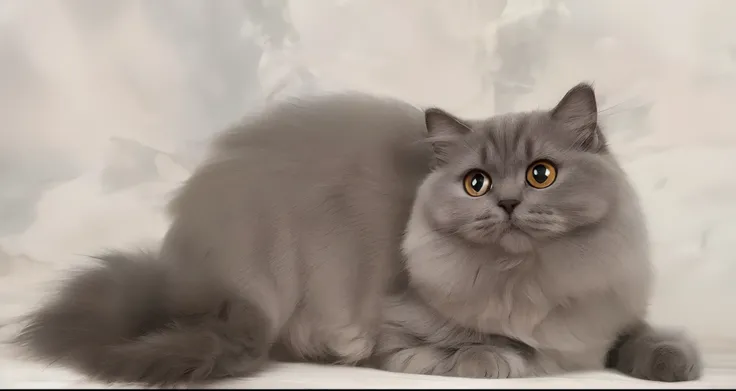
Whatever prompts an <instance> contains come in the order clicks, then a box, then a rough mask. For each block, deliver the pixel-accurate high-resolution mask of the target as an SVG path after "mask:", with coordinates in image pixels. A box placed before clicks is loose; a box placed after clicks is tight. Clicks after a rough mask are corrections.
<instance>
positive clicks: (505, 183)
mask: <svg viewBox="0 0 736 391" xmlns="http://www.w3.org/2000/svg"><path fill="white" fill-rule="evenodd" d="M493 189H494V190H495V193H496V199H499V200H521V193H522V190H523V189H524V184H523V182H522V183H521V184H520V183H519V180H518V179H516V178H503V179H500V180H498V181H496V183H494V184H493Z"/></svg>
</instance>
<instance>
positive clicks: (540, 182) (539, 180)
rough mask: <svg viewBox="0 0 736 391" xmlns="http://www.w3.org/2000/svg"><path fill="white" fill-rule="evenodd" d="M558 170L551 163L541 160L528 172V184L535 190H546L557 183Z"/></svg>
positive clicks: (533, 164) (531, 166) (530, 167)
mask: <svg viewBox="0 0 736 391" xmlns="http://www.w3.org/2000/svg"><path fill="white" fill-rule="evenodd" d="M555 179H557V168H556V167H555V166H554V164H552V163H551V162H548V161H546V160H540V161H536V162H534V163H532V164H531V165H530V166H529V168H528V169H527V170H526V182H527V183H528V184H529V186H531V187H533V188H535V189H544V188H545V187H549V186H550V185H552V184H553V183H555Z"/></svg>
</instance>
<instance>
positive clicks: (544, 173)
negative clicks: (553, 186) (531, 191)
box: [532, 164, 550, 183]
mask: <svg viewBox="0 0 736 391" xmlns="http://www.w3.org/2000/svg"><path fill="white" fill-rule="evenodd" d="M549 174H550V172H549V168H547V167H545V166H543V165H541V164H538V165H536V166H534V169H532V176H533V177H534V180H535V181H537V183H544V181H546V180H547V179H548V178H549Z"/></svg>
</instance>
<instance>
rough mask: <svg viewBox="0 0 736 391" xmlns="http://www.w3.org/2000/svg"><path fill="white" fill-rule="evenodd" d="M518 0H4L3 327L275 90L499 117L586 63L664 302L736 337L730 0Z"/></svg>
mask: <svg viewBox="0 0 736 391" xmlns="http://www.w3.org/2000/svg"><path fill="white" fill-rule="evenodd" d="M508 3H509V4H507V2H506V1H502V0H488V1H469V0H352V1H351V0H343V1H337V0H335V1H326V0H325V1H323V0H297V1H290V2H289V1H283V0H265V1H256V0H245V1H234V0H155V1H153V0H147V1H146V0H110V1H99V0H45V1H41V0H0V333H2V334H3V335H10V334H12V331H13V330H15V327H14V324H13V322H14V320H15V317H16V316H18V315H20V314H22V313H23V312H24V311H26V310H28V308H30V307H29V305H32V304H34V303H35V302H36V300H38V298H39V297H40V296H41V294H42V293H43V292H44V290H43V289H45V288H46V287H47V286H48V285H47V282H48V281H51V280H54V279H55V278H58V277H59V275H60V274H59V271H60V270H64V269H65V268H68V267H70V266H73V265H78V264H84V262H87V260H86V259H85V255H89V254H93V253H95V252H97V251H99V250H100V249H102V248H106V247H116V248H129V247H131V246H143V245H147V244H150V243H155V242H156V240H157V239H158V238H159V237H160V236H161V235H162V234H163V232H164V231H165V229H166V217H165V216H164V215H163V214H162V207H163V205H164V204H165V202H166V200H167V198H168V197H169V195H170V193H171V191H172V190H174V189H175V188H176V187H177V186H178V185H179V184H180V183H181V181H182V180H183V179H185V178H186V177H187V175H188V173H189V172H190V170H191V168H192V167H193V166H194V165H195V164H196V163H197V162H198V159H200V157H201V153H202V147H203V146H204V145H206V142H207V140H208V138H209V137H210V136H211V135H212V134H213V133H214V132H216V131H219V130H221V129H222V128H223V127H225V126H227V125H229V124H231V123H232V122H234V121H236V120H237V119H238V118H239V117H241V116H242V115H243V114H244V113H246V112H248V111H250V110H257V109H258V107H259V105H261V104H264V103H267V102H268V101H270V100H272V99H275V98H278V97H282V96H286V95H291V94H302V93H313V92H317V91H325V90H337V89H357V90H363V91H368V92H377V93H381V94H389V95H393V96H397V97H400V98H404V99H406V100H408V101H410V102H411V103H414V104H418V105H438V106H441V107H444V108H446V109H448V110H451V111H453V112H455V113H457V114H458V115H465V116H490V115H493V114H494V113H500V112H504V111H509V110H521V109H530V108H537V107H547V106H550V105H552V104H554V103H555V102H556V100H557V99H559V98H560V97H561V95H562V94H563V93H564V92H565V91H566V90H567V89H568V88H569V87H571V86H572V85H574V84H576V83H577V82H579V81H582V80H587V81H592V82H594V85H595V87H596V90H597V92H598V96H599V105H600V109H601V114H600V115H601V118H602V121H603V124H604V125H605V127H606V128H605V129H606V131H607V133H608V136H609V139H610V141H611V143H612V146H613V149H614V151H615V152H616V153H617V154H618V155H619V157H620V159H621V161H622V163H623V164H624V166H625V168H626V170H627V171H628V173H629V174H630V176H631V177H632V180H633V182H634V183H635V185H636V188H637V190H638V192H639V194H640V196H641V197H642V200H643V204H644V207H645V212H646V214H647V216H648V222H649V227H650V230H651V235H652V241H653V254H654V262H655V264H656V267H657V273H658V280H657V286H656V291H655V295H654V297H653V300H652V307H651V318H652V321H653V322H655V323H658V324H665V325H671V326H676V327H681V328H685V329H687V330H688V332H689V333H691V334H692V335H694V336H695V337H696V338H697V339H698V341H699V342H700V343H701V345H702V346H703V348H704V349H705V350H706V352H707V353H728V352H736V306H735V305H734V300H736V295H735V294H736V284H734V283H735V282H736V254H735V252H734V245H736V202H735V201H736V116H735V115H736V113H735V112H736V1H730V0H691V1H678V0H659V1H654V0H559V1H543V0H536V1H532V0H514V1H509V2H508ZM5 373H6V375H7V373H8V372H5ZM2 376H3V375H2V372H0V382H2V381H3V378H2ZM5 380H7V377H6V379H5Z"/></svg>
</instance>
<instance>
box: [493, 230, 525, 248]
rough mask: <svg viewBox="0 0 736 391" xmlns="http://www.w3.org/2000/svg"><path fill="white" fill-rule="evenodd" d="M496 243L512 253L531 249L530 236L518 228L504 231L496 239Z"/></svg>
mask: <svg viewBox="0 0 736 391" xmlns="http://www.w3.org/2000/svg"><path fill="white" fill-rule="evenodd" d="M498 245H499V246H501V248H503V249H504V250H506V251H508V252H510V253H513V254H519V253H526V252H530V251H532V249H533V246H532V240H531V238H530V237H529V236H528V235H527V234H525V233H523V232H521V231H518V230H515V229H514V230H511V231H508V232H505V233H504V234H503V235H502V236H501V237H500V238H499V240H498Z"/></svg>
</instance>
